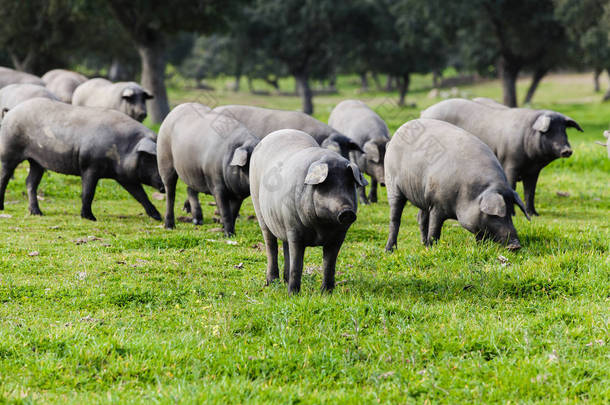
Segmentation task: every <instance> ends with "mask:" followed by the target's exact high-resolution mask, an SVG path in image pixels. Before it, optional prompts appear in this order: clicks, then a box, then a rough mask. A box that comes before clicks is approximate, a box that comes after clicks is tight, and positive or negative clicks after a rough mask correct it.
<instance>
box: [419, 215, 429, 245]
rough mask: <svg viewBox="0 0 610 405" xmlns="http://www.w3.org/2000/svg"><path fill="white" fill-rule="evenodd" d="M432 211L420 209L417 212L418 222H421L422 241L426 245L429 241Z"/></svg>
mask: <svg viewBox="0 0 610 405" xmlns="http://www.w3.org/2000/svg"><path fill="white" fill-rule="evenodd" d="M429 220H430V213H429V212H428V211H426V210H419V212H418V213H417V222H418V223H419V232H420V233H421V243H423V244H424V245H425V244H426V242H427V241H428V226H429Z"/></svg>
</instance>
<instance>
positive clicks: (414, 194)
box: [385, 119, 529, 251]
mask: <svg viewBox="0 0 610 405" xmlns="http://www.w3.org/2000/svg"><path fill="white" fill-rule="evenodd" d="M385 178H386V186H387V190H388V201H389V203H390V234H389V237H388V242H387V244H386V247H385V248H386V250H387V251H392V250H393V249H394V248H395V247H396V241H397V237H398V230H399V228H400V220H401V215H402V211H403V208H404V206H405V203H406V202H407V201H410V202H411V203H412V204H413V205H415V206H416V207H417V208H419V214H418V215H417V219H418V222H419V229H420V232H421V239H422V242H423V243H424V244H425V245H427V246H430V245H432V244H433V243H434V242H435V241H437V240H438V239H439V238H440V236H441V228H442V226H443V222H445V220H447V219H457V220H458V222H459V223H460V225H462V226H463V227H464V228H466V229H467V230H468V231H470V232H472V233H474V234H475V235H476V237H477V240H480V239H491V240H494V241H496V242H499V243H503V244H506V245H507V247H508V249H519V248H520V247H521V245H520V243H519V238H518V236H517V231H516V230H515V227H514V226H513V220H512V214H513V212H514V206H513V205H514V204H517V205H518V206H519V207H520V208H521V210H523V212H525V206H524V205H523V202H522V201H521V199H520V198H519V195H518V194H517V193H516V192H515V191H514V190H513V189H512V188H511V187H510V184H509V183H508V181H507V180H506V175H505V174H504V171H503V170H502V166H501V165H500V162H498V159H497V158H496V157H495V156H494V154H493V152H492V151H491V150H490V149H489V147H488V146H487V145H485V144H484V143H483V142H481V141H480V140H479V139H478V138H476V137H475V136H474V135H471V134H469V133H468V132H466V131H464V130H463V129H460V128H458V127H456V126H453V125H451V124H448V123H446V122H443V121H437V120H430V119H418V120H413V121H409V122H407V123H406V124H404V125H403V126H401V127H400V128H399V129H398V131H396V134H395V135H394V136H393V137H392V140H391V141H390V143H388V148H387V152H386V161H385ZM526 217H527V214H526ZM528 219H529V217H528Z"/></svg>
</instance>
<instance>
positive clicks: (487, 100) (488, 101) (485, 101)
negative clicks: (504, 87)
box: [472, 97, 508, 109]
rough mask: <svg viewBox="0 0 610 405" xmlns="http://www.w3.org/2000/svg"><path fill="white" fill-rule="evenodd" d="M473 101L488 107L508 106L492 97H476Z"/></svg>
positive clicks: (503, 107) (505, 107) (504, 107)
mask: <svg viewBox="0 0 610 405" xmlns="http://www.w3.org/2000/svg"><path fill="white" fill-rule="evenodd" d="M472 101H474V102H477V103H480V104H483V105H486V106H488V107H492V108H501V109H507V108H508V107H507V106H505V105H504V104H502V103H498V102H497V101H496V100H494V99H492V98H487V97H475V98H473V99H472Z"/></svg>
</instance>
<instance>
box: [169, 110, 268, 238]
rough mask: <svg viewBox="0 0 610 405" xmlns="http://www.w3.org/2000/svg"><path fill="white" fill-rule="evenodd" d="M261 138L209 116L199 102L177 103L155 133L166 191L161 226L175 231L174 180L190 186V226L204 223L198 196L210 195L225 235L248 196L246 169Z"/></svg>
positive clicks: (212, 114)
mask: <svg viewBox="0 0 610 405" xmlns="http://www.w3.org/2000/svg"><path fill="white" fill-rule="evenodd" d="M258 142H259V139H258V138H257V137H255V136H254V135H252V134H251V133H250V132H249V131H248V130H247V129H246V128H245V127H244V126H243V125H242V124H241V123H239V122H237V121H235V120H233V119H232V118H229V117H227V116H224V115H221V114H217V113H215V112H211V111H210V110H209V109H208V108H207V107H205V106H203V105H201V104H197V103H186V104H181V105H179V106H178V107H176V108H174V109H173V110H172V112H170V113H169V115H168V116H167V117H166V118H165V120H164V121H163V124H161V128H160V129H159V138H158V140H157V143H158V151H157V161H158V165H159V173H160V174H161V178H162V179H163V184H164V185H165V189H166V190H167V210H166V213H165V227H166V228H174V227H175V221H174V201H175V198H176V183H177V181H178V178H180V179H182V181H184V182H185V183H186V184H187V185H188V189H187V191H188V196H189V203H190V208H191V211H192V213H193V222H194V223H195V224H201V223H202V220H203V218H202V215H201V207H200V205H199V201H198V199H197V193H198V192H201V193H206V194H211V195H213V196H214V199H215V200H216V205H217V206H218V209H219V210H220V215H221V217H222V223H223V225H224V231H225V234H226V235H227V236H230V235H233V234H234V232H235V220H236V219H237V215H238V214H239V208H240V207H241V204H242V202H243V200H244V199H246V198H247V197H248V196H249V195H250V183H249V181H248V167H249V160H250V155H251V153H252V150H253V149H254V147H255V146H256V145H257V144H258Z"/></svg>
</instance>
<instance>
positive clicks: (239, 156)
mask: <svg viewBox="0 0 610 405" xmlns="http://www.w3.org/2000/svg"><path fill="white" fill-rule="evenodd" d="M246 163H248V150H247V149H246V148H237V149H235V152H233V159H231V163H229V165H230V166H242V167H243V166H245V165H246Z"/></svg>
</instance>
